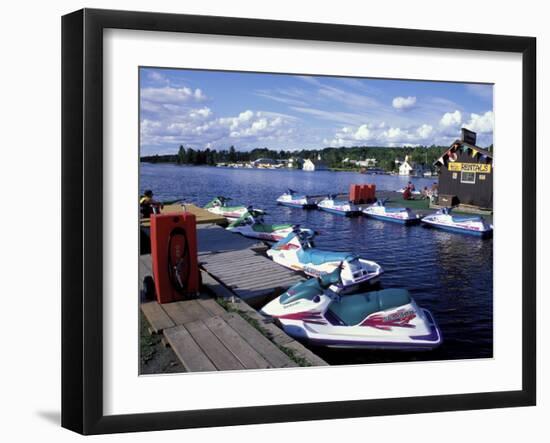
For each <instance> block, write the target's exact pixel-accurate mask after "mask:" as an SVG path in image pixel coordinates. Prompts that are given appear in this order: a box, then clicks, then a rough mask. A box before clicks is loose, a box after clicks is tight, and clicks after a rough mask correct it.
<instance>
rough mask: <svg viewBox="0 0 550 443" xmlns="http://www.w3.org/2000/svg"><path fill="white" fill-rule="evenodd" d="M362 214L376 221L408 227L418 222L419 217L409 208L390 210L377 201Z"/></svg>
mask: <svg viewBox="0 0 550 443" xmlns="http://www.w3.org/2000/svg"><path fill="white" fill-rule="evenodd" d="M363 214H365V215H366V216H368V217H372V218H375V219H377V220H384V221H389V222H394V223H401V224H405V225H410V224H413V223H419V222H420V216H419V215H417V214H415V213H414V212H413V211H411V210H410V209H409V208H390V207H388V206H386V205H385V204H384V202H383V201H381V200H378V201H377V202H376V203H375V204H374V205H370V206H367V207H366V208H365V209H363Z"/></svg>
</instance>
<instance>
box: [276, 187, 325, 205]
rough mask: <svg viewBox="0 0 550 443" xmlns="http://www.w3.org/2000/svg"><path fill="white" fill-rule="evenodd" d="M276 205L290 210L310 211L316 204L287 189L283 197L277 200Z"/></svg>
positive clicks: (312, 200) (310, 198)
mask: <svg viewBox="0 0 550 443" xmlns="http://www.w3.org/2000/svg"><path fill="white" fill-rule="evenodd" d="M277 203H278V204H280V205H284V206H290V207H291V208H302V209H310V208H315V207H316V206H317V203H316V202H315V200H314V199H313V198H312V197H308V196H307V195H300V194H298V193H297V192H296V191H294V190H292V189H288V190H287V191H286V192H285V193H284V194H283V195H281V196H279V198H277Z"/></svg>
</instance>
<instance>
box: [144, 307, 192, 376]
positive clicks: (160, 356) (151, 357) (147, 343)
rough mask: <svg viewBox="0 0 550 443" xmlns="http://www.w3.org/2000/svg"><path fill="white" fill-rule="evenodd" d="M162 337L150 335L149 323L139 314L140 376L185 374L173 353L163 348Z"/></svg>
mask: <svg viewBox="0 0 550 443" xmlns="http://www.w3.org/2000/svg"><path fill="white" fill-rule="evenodd" d="M161 337H162V335H159V334H151V333H150V332H149V323H148V322H147V319H146V318H145V316H144V315H143V313H141V312H140V340H139V342H140V356H139V360H140V365H139V366H140V374H141V375H146V374H173V373H177V372H185V368H184V367H183V365H182V364H181V363H180V361H179V359H178V357H176V354H174V351H172V349H171V348H169V347H166V346H164V344H163V343H162V340H161Z"/></svg>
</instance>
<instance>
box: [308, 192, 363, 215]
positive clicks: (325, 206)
mask: <svg viewBox="0 0 550 443" xmlns="http://www.w3.org/2000/svg"><path fill="white" fill-rule="evenodd" d="M317 207H318V208H319V209H321V210H322V211H326V212H330V213H332V214H338V215H344V216H346V217H352V216H354V215H360V214H361V209H359V207H358V206H355V205H354V204H353V203H350V202H348V201H344V200H336V195H329V196H328V197H327V198H325V199H323V200H321V201H320V202H319V203H317Z"/></svg>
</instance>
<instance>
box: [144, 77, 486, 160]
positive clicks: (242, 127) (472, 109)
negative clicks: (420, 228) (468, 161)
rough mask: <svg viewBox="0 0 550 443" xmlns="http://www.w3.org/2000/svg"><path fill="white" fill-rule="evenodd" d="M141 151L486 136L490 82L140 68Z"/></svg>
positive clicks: (480, 140)
mask: <svg viewBox="0 0 550 443" xmlns="http://www.w3.org/2000/svg"><path fill="white" fill-rule="evenodd" d="M139 75H140V146H141V155H151V154H172V153H175V152H177V150H178V148H179V146H180V145H183V146H184V147H186V148H188V147H191V148H193V149H206V148H210V149H218V150H220V149H228V148H229V147H230V146H232V145H233V146H235V148H236V149H237V150H239V151H247V150H251V149H254V148H264V147H267V148H270V149H276V150H281V149H284V150H300V149H319V148H324V147H328V146H332V147H340V146H347V147H349V146H417V145H428V146H429V145H432V144H436V145H444V146H446V145H449V144H451V143H452V142H453V141H454V140H455V139H457V138H458V137H459V136H460V128H461V127H465V128H468V129H470V130H472V131H475V132H477V134H478V137H477V145H478V146H481V147H486V146H488V145H490V144H492V143H493V124H494V123H493V121H494V115H493V86H492V85H487V84H472V83H450V82H432V81H414V80H391V79H372V78H352V77H327V76H309V75H308V76H303V75H291V74H264V73H245V72H224V71H202V70H187V69H161V68H144V67H142V68H140V73H139Z"/></svg>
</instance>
